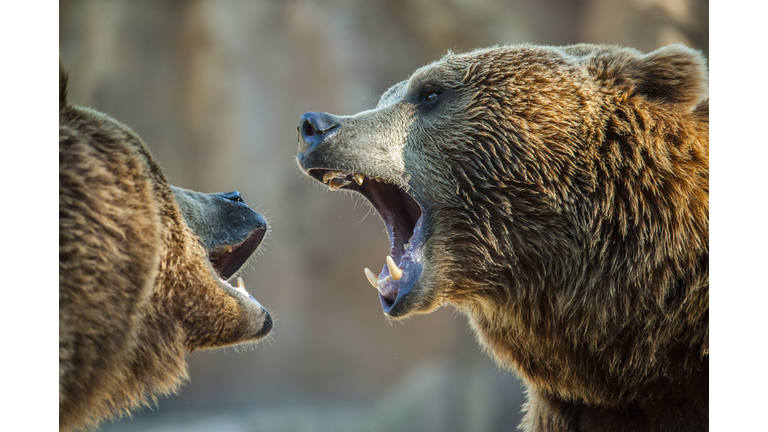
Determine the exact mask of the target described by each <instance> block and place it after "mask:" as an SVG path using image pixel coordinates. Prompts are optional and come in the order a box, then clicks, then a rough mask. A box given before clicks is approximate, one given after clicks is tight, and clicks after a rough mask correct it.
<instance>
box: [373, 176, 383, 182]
mask: <svg viewBox="0 0 768 432" xmlns="http://www.w3.org/2000/svg"><path fill="white" fill-rule="evenodd" d="M373 179H374V180H376V181H377V182H380V181H381V177H374V178H373Z"/></svg>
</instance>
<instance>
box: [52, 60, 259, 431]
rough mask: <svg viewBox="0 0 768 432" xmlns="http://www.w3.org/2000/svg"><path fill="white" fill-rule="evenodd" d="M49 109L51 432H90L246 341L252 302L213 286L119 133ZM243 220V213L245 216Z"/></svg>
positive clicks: (251, 335) (193, 240) (159, 176)
mask: <svg viewBox="0 0 768 432" xmlns="http://www.w3.org/2000/svg"><path fill="white" fill-rule="evenodd" d="M66 81H67V77H66V73H65V72H64V70H63V69H61V71H60V104H59V108H60V111H59V426H60V429H61V430H70V429H82V428H85V427H94V426H96V425H97V424H98V423H99V422H100V421H101V420H102V419H103V418H105V417H111V416H115V415H120V414H123V413H128V412H129V410H130V409H132V408H135V407H137V406H139V405H141V404H143V403H146V402H148V401H149V400H155V397H156V395H166V394H169V393H172V392H174V391H175V390H176V389H177V388H178V387H179V385H180V384H181V382H182V380H184V379H186V378H187V369H186V362H185V355H186V353H188V352H190V351H192V350H194V349H198V348H213V347H219V346H225V345H231V344H236V343H241V342H247V341H253V340H257V339H260V338H262V337H264V336H266V334H267V333H269V330H270V328H271V318H270V317H269V314H268V313H267V312H266V310H264V309H263V308H261V306H260V305H258V303H256V302H253V301H250V300H249V299H247V298H244V297H245V296H243V295H240V294H239V293H236V292H235V291H234V290H232V289H231V288H228V287H226V286H225V285H224V284H223V283H222V282H220V281H219V278H218V276H217V275H216V273H215V272H214V269H213V267H211V264H210V263H209V261H208V257H207V252H206V250H205V249H204V247H203V246H202V245H201V243H200V240H199V239H198V237H197V236H195V234H193V233H192V232H191V230H190V229H189V227H188V226H187V224H186V222H185V220H184V218H183V216H182V213H181V212H180V210H179V207H178V205H177V203H176V201H175V200H174V197H173V195H172V192H171V189H170V186H169V185H168V182H167V181H166V179H165V177H164V175H163V173H162V172H161V170H160V167H159V166H158V165H157V163H155V162H154V160H153V159H152V156H151V155H150V153H149V151H148V150H147V148H146V147H145V146H144V144H143V142H142V141H141V139H140V138H139V137H138V136H137V135H136V134H135V133H134V132H133V131H131V130H130V129H129V128H127V127H126V126H125V125H123V124H121V123H119V122H117V121H115V120H114V119H112V118H110V117H108V116H106V115H104V114H102V113H99V112H96V111H94V110H90V109H87V108H81V107H76V106H72V105H70V104H68V103H67V100H66V88H67V87H66ZM254 213H255V212H254Z"/></svg>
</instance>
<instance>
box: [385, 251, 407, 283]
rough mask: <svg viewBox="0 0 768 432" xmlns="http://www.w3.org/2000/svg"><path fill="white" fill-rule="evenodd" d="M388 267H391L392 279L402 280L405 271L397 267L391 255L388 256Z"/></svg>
mask: <svg viewBox="0 0 768 432" xmlns="http://www.w3.org/2000/svg"><path fill="white" fill-rule="evenodd" d="M387 267H389V274H390V275H391V276H392V279H394V280H400V278H401V277H403V271H402V270H400V269H399V268H398V267H397V264H395V260H393V259H392V257H391V256H389V255H387Z"/></svg>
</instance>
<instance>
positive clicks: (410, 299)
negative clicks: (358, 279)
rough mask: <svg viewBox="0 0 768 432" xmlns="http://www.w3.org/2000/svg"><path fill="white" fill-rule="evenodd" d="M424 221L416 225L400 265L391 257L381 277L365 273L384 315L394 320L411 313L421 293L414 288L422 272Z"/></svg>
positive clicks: (404, 248)
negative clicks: (376, 294) (374, 290)
mask: <svg viewBox="0 0 768 432" xmlns="http://www.w3.org/2000/svg"><path fill="white" fill-rule="evenodd" d="M422 221H423V216H421V217H419V219H418V220H417V221H416V225H415V226H414V229H413V234H412V235H411V237H410V239H409V241H408V243H406V244H405V245H404V246H403V248H402V249H403V253H402V255H400V257H399V260H400V263H399V264H398V263H396V261H395V259H396V258H393V257H392V255H389V256H387V257H386V264H385V265H384V267H383V268H382V270H381V272H380V273H379V275H378V276H377V275H376V274H375V273H373V272H372V271H371V270H370V269H368V268H365V269H364V272H365V275H366V278H367V279H368V282H370V284H371V285H373V287H374V288H376V290H377V291H378V293H379V299H380V300H381V306H382V309H383V310H384V313H386V314H387V315H389V316H391V317H399V316H402V315H405V314H407V313H408V312H410V311H411V309H412V306H413V304H414V300H415V297H417V296H418V293H417V292H416V291H418V290H415V291H414V286H415V284H416V281H417V280H418V279H419V276H420V275H421V271H422V269H423V263H422V260H423V253H422ZM393 237H394V236H393ZM393 243H394V242H393Z"/></svg>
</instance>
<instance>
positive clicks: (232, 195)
mask: <svg viewBox="0 0 768 432" xmlns="http://www.w3.org/2000/svg"><path fill="white" fill-rule="evenodd" d="M219 196H220V197H222V198H225V199H228V200H231V201H237V202H241V203H245V200H244V199H243V196H242V195H240V192H238V191H232V192H222V193H220V194H219Z"/></svg>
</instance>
